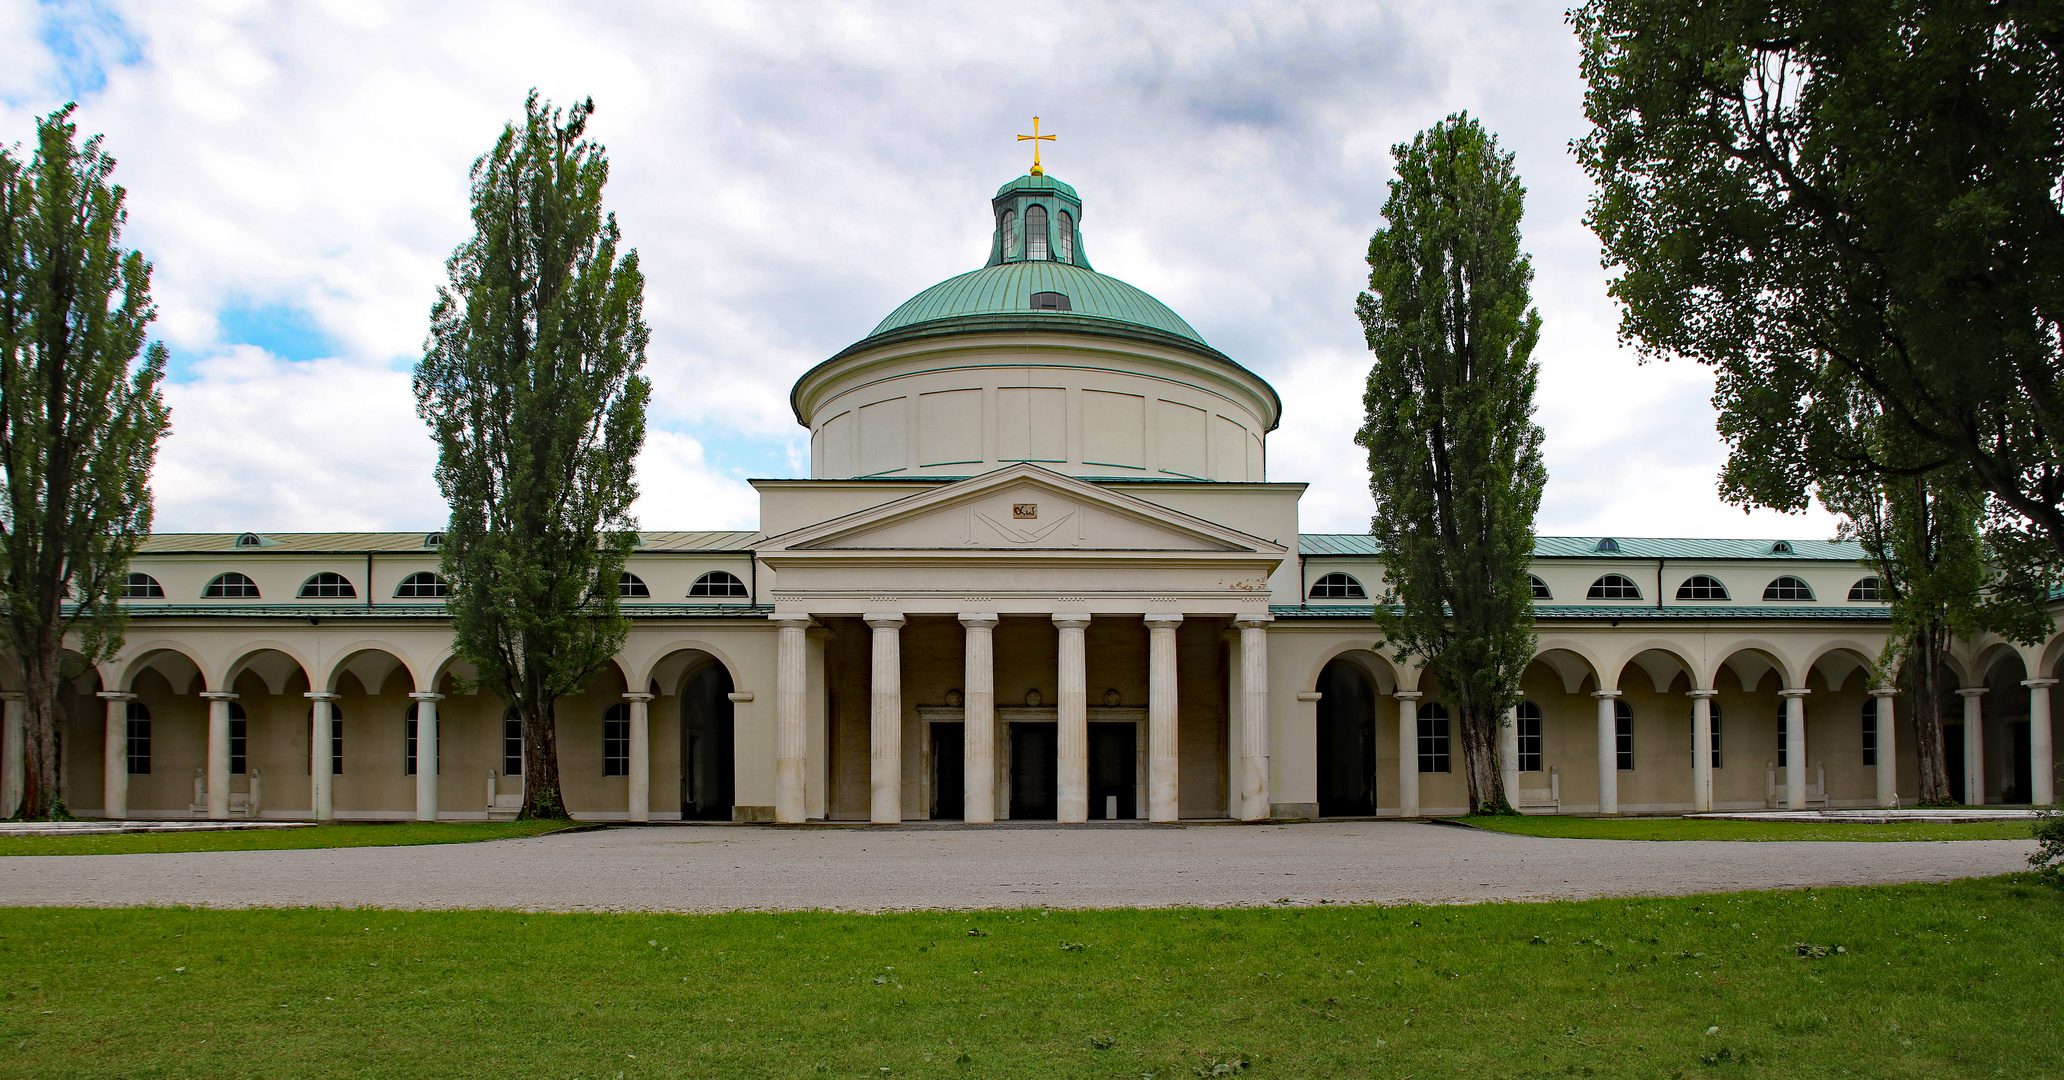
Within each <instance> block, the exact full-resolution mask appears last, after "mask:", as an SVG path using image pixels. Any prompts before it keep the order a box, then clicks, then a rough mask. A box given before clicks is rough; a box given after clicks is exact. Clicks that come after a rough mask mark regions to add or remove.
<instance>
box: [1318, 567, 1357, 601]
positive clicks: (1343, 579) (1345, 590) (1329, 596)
mask: <svg viewBox="0 0 2064 1080" xmlns="http://www.w3.org/2000/svg"><path fill="white" fill-rule="evenodd" d="M1311 598H1312V599H1314V600H1367V599H1368V598H1369V594H1368V593H1366V592H1363V591H1362V583H1361V582H1359V581H1356V580H1355V579H1354V578H1352V577H1350V576H1348V575H1346V574H1342V573H1339V572H1337V571H1336V572H1334V573H1331V574H1327V575H1325V576H1323V577H1321V578H1319V580H1317V581H1314V582H1312V587H1311Z"/></svg>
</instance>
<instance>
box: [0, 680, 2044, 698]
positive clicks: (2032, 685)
mask: <svg viewBox="0 0 2064 1080" xmlns="http://www.w3.org/2000/svg"><path fill="white" fill-rule="evenodd" d="M2021 685H2023V686H2026V687H2028V688H2029V689H2031V690H2039V689H2041V688H2043V687H2047V686H2055V685H2057V680H2055V679H2023V680H2021ZM5 696H6V695H4V694H0V697H5Z"/></svg>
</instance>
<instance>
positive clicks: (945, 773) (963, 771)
mask: <svg viewBox="0 0 2064 1080" xmlns="http://www.w3.org/2000/svg"><path fill="white" fill-rule="evenodd" d="M966 731H967V726H966V725H965V724H943V723H942V724H933V725H932V820H933V821H959V820H960V819H961V815H962V814H963V813H965V812H966V805H967V753H966V751H967V747H966V746H965V745H964V744H963V743H962V739H963V738H965V733H966Z"/></svg>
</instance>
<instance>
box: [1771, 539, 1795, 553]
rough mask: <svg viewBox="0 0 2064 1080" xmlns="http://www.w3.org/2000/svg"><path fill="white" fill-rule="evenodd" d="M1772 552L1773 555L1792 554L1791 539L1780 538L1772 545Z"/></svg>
mask: <svg viewBox="0 0 2064 1080" xmlns="http://www.w3.org/2000/svg"><path fill="white" fill-rule="evenodd" d="M1770 553H1771V554H1772V555H1790V554H1791V553H1792V542H1791V541H1790V540H1779V541H1777V542H1776V543H1774V544H1771V545H1770Z"/></svg>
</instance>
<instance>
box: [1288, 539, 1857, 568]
mask: <svg viewBox="0 0 2064 1080" xmlns="http://www.w3.org/2000/svg"><path fill="white" fill-rule="evenodd" d="M1606 539H1608V538H1607V537H1603V536H1539V537H1535V538H1534V558H1536V559H1762V560H1773V561H1778V562H1787V561H1791V562H1796V561H1800V560H1810V561H1820V562H1847V563H1853V562H1859V561H1861V560H1862V559H1863V545H1861V544H1858V543H1855V542H1854V541H1849V540H1844V541H1840V542H1834V541H1829V540H1782V541H1780V540H1776V539H1771V540H1696V539H1673V538H1658V537H1642V536H1618V537H1611V538H1610V539H1611V540H1612V541H1613V542H1614V543H1615V544H1617V545H1618V547H1619V550H1618V551H1600V550H1599V549H1598V546H1599V544H1600V542H1601V541H1604V540H1606ZM1297 541H1298V550H1299V551H1301V552H1303V553H1304V554H1306V555H1364V556H1375V555H1381V554H1383V552H1382V550H1381V549H1379V548H1378V547H1377V546H1376V538H1375V537H1373V536H1369V535H1367V534H1365V533H1300V534H1299V535H1298V538H1297ZM1779 544H1787V545H1789V546H1790V548H1791V550H1790V551H1780V550H1778V545H1779Z"/></svg>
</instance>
